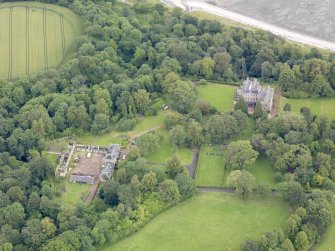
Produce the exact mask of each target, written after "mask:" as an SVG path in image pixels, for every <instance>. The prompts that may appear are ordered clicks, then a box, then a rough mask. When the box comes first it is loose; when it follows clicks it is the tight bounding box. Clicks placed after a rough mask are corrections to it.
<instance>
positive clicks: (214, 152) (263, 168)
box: [195, 146, 275, 187]
mask: <svg viewBox="0 0 335 251" xmlns="http://www.w3.org/2000/svg"><path fill="white" fill-rule="evenodd" d="M225 153H226V150H223V149H221V148H220V147H219V146H203V147H201V150H200V154H199V160H198V166H197V172H196V177H195V184H196V185H197V186H209V187H227V177H228V176H229V174H230V172H229V170H225V162H226V160H225ZM249 168H250V169H249V171H250V172H251V173H252V174H253V175H254V176H255V178H256V180H255V183H256V185H258V184H260V183H267V184H269V185H270V186H272V187H274V186H275V171H274V169H273V167H272V164H271V162H270V160H269V159H267V158H265V157H259V158H258V159H257V160H256V162H255V163H254V164H253V165H252V166H250V167H249Z"/></svg>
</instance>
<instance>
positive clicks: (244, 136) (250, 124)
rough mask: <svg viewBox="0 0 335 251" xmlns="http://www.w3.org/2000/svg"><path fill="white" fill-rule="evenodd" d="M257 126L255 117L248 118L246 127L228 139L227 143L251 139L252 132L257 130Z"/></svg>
mask: <svg viewBox="0 0 335 251" xmlns="http://www.w3.org/2000/svg"><path fill="white" fill-rule="evenodd" d="M255 127H256V122H255V120H254V119H253V118H248V120H247V126H246V128H245V129H244V130H242V132H240V133H239V134H237V135H236V136H234V137H232V138H231V139H229V140H227V141H226V142H225V143H226V144H229V143H230V142H232V141H237V140H250V138H251V136H252V134H253V133H254V132H255Z"/></svg>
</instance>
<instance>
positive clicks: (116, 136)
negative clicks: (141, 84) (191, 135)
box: [75, 111, 169, 146]
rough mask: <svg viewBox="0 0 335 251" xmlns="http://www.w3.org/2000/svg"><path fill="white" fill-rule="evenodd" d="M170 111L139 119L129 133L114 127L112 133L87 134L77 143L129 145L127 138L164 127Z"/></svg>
mask: <svg viewBox="0 0 335 251" xmlns="http://www.w3.org/2000/svg"><path fill="white" fill-rule="evenodd" d="M167 113H169V111H159V112H158V115H157V116H150V117H139V118H138V123H137V125H136V126H135V128H134V129H133V130H131V131H128V132H118V131H116V129H115V128H114V127H113V128H111V132H110V133H105V134H102V135H92V134H87V135H84V136H80V137H75V140H76V142H78V143H80V144H87V145H99V146H108V145H110V144H111V143H119V144H127V142H128V141H127V140H124V138H125V137H128V138H131V137H136V136H138V135H140V134H141V133H144V132H146V131H150V130H155V129H158V128H159V127H162V126H163V123H164V118H165V115H166V114H167Z"/></svg>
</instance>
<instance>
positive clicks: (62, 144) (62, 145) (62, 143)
mask: <svg viewBox="0 0 335 251" xmlns="http://www.w3.org/2000/svg"><path fill="white" fill-rule="evenodd" d="M67 146H68V140H67V139H62V140H59V141H54V142H52V143H49V144H48V147H47V148H48V151H50V152H63V151H64V150H66V148H67Z"/></svg>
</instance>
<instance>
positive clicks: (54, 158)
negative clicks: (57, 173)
mask: <svg viewBox="0 0 335 251" xmlns="http://www.w3.org/2000/svg"><path fill="white" fill-rule="evenodd" d="M42 155H43V157H45V158H47V160H49V162H50V163H51V165H52V166H53V167H54V168H55V169H56V166H57V156H58V155H57V154H51V153H47V152H43V153H42Z"/></svg>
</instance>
